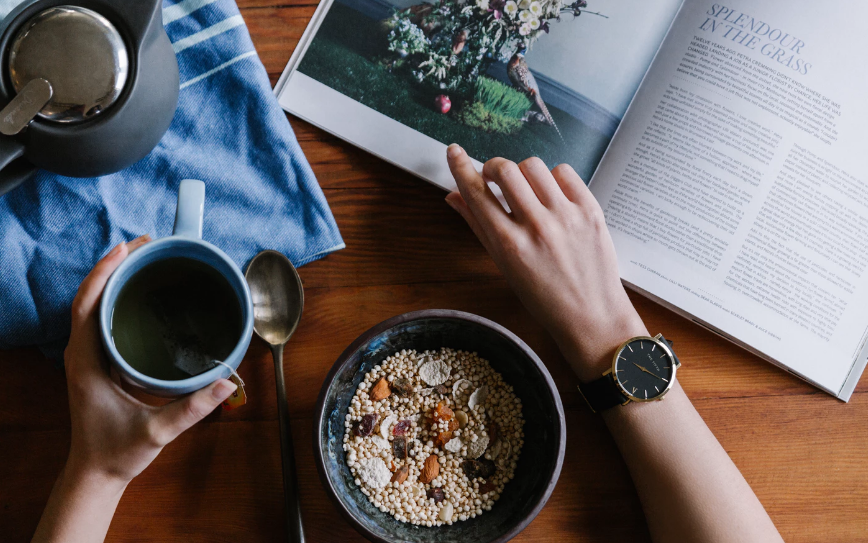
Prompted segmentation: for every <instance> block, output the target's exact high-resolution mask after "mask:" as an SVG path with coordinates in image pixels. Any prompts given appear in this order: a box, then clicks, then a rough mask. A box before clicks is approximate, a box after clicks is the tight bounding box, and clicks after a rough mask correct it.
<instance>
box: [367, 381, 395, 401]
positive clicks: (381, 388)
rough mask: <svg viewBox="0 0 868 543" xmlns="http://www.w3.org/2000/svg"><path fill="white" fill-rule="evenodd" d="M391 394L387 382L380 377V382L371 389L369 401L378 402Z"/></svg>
mask: <svg viewBox="0 0 868 543" xmlns="http://www.w3.org/2000/svg"><path fill="white" fill-rule="evenodd" d="M391 393H392V390H391V389H390V388H389V381H387V380H386V378H385V377H380V380H379V381H377V384H376V385H374V388H372V389H371V401H372V402H378V401H380V400H382V399H385V398H388V397H389V394H391Z"/></svg>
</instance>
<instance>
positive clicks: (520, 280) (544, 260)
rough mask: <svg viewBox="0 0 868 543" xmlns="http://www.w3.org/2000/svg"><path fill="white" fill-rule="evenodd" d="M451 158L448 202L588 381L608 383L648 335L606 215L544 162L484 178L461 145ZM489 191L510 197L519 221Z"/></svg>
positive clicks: (578, 182) (488, 171)
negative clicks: (632, 346) (628, 349)
mask: <svg viewBox="0 0 868 543" xmlns="http://www.w3.org/2000/svg"><path fill="white" fill-rule="evenodd" d="M447 156H448V160H449V167H450V169H451V170H452V175H453V176H454V177H455V181H456V183H457V184H458V189H459V192H453V193H451V194H449V196H447V197H446V201H447V202H448V203H449V205H450V206H452V207H453V208H454V209H455V210H456V211H458V212H459V213H460V214H461V216H462V217H464V219H465V220H466V221H467V223H468V224H469V225H470V227H471V228H472V229H473V232H474V233H476V236H477V237H478V238H479V240H480V241H481V242H482V244H483V245H484V246H485V248H486V249H487V250H488V252H489V254H490V255H491V257H492V258H493V259H494V262H495V263H496V264H497V267H498V268H499V269H500V271H501V272H502V273H503V275H504V276H506V279H507V281H508V282H509V284H510V285H511V286H512V288H513V289H514V290H515V292H516V293H517V294H518V296H519V298H520V299H521V301H522V303H524V305H525V306H526V307H527V308H528V310H530V312H531V313H532V314H533V315H534V317H536V318H537V319H538V320H539V321H540V322H541V323H542V324H543V325H544V326H545V327H546V328H547V329H548V331H549V332H550V333H551V334H552V335H553V336H554V338H555V340H556V341H557V342H558V345H559V346H560V348H561V351H562V352H563V353H564V355H565V356H566V357H567V359H568V360H569V361H570V363H571V364H572V366H573V369H574V370H575V371H576V373H577V374H578V376H579V378H580V379H582V380H584V381H589V380H593V379H595V378H597V377H599V376H600V374H601V373H602V372H603V371H605V370H606V369H607V368H608V367H609V366H610V365H611V356H612V352H613V351H614V349H615V347H617V346H618V345H619V344H620V343H621V342H623V341H624V340H626V339H629V338H630V337H633V336H637V335H647V330H646V329H645V326H644V324H643V323H642V320H641V319H640V317H639V315H638V314H637V313H636V310H635V309H634V308H633V305H632V304H631V303H630V299H629V298H628V297H627V293H626V292H625V291H624V287H623V286H622V285H621V280H620V277H619V275H618V261H617V259H616V256H615V248H614V246H613V244H612V239H611V237H610V236H609V231H608V230H607V229H606V222H605V220H604V218H603V211H602V209H600V205H599V204H598V203H597V200H596V199H595V198H594V197H593V195H591V192H590V191H589V190H588V187H587V186H586V185H585V183H584V182H583V181H582V179H581V178H580V177H579V176H578V174H577V173H576V172H575V171H574V170H573V169H572V168H571V167H570V166H568V165H566V164H561V165H560V166H558V167H556V168H555V169H554V170H551V171H549V169H548V168H547V167H546V165H545V163H544V162H543V161H542V160H540V159H538V158H529V159H527V160H525V161H524V162H522V163H521V164H515V163H514V162H511V161H509V160H506V159H503V158H494V159H491V160H489V161H488V162H487V163H486V164H485V167H484V168H483V170H482V174H480V173H478V172H477V171H476V168H475V167H474V166H473V162H472V161H471V160H470V157H469V156H468V155H467V153H466V152H464V150H463V149H462V148H461V147H459V146H458V145H455V144H453V145H451V146H450V147H449V149H448V150H447ZM487 181H491V182H494V183H496V184H497V185H498V186H499V187H500V189H501V190H502V191H503V195H504V197H505V199H506V202H507V204H508V205H509V207H510V210H511V212H510V213H507V212H506V210H504V208H503V206H501V205H500V203H499V202H498V201H497V199H496V197H495V196H494V194H493V193H492V192H491V189H490V188H489V187H488V184H487Z"/></svg>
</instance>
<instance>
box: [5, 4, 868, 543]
mask: <svg viewBox="0 0 868 543" xmlns="http://www.w3.org/2000/svg"><path fill="white" fill-rule="evenodd" d="M239 4H240V6H241V11H242V14H243V16H244V18H245V20H246V21H247V25H248V27H249V29H250V32H251V34H252V36H253V40H254V42H255V44H256V47H257V50H258V52H259V54H260V55H261V57H262V60H263V62H264V64H265V66H266V68H267V70H268V72H269V74H270V76H271V79H272V82H275V81H276V80H277V77H278V76H279V75H280V72H281V71H282V70H283V67H284V65H285V63H286V61H287V59H288V58H289V55H290V53H291V52H292V50H293V48H294V47H295V45H296V43H297V42H298V39H299V38H300V36H301V33H302V31H303V30H304V27H305V25H306V23H307V21H308V20H309V18H310V17H311V15H312V14H313V12H314V9H315V8H316V4H315V2H311V1H303V0H285V1H283V2H281V3H277V2H276V1H275V0H240V1H239ZM290 122H291V124H292V126H293V128H294V129H295V131H296V134H297V136H298V139H299V141H300V142H301V146H302V148H303V150H304V152H305V153H306V154H307V157H308V159H309V160H310V162H311V164H312V166H313V169H314V172H315V173H316V175H317V177H318V179H319V182H320V184H321V185H322V187H323V189H324V191H325V194H326V198H327V199H328V201H329V203H330V204H331V206H332V210H333V211H334V214H335V216H336V218H337V222H338V225H339V226H340V229H341V232H342V234H343V236H344V239H345V240H346V244H347V248H346V249H345V250H343V251H340V252H338V253H335V254H333V255H331V256H329V257H327V258H325V259H323V260H321V261H318V262H314V263H312V264H309V265H307V266H304V267H303V268H302V269H301V270H300V273H301V276H302V279H303V280H304V284H305V289H306V296H307V303H306V306H305V314H304V318H303V320H302V322H301V325H300V327H299V329H298V332H297V334H296V335H295V337H294V338H293V340H292V342H291V343H290V345H289V346H288V347H287V350H286V353H285V354H286V361H285V370H286V373H287V384H288V389H289V408H290V411H291V413H292V416H293V421H292V431H293V436H294V441H295V447H296V458H297V461H298V468H299V479H300V492H301V499H302V512H303V515H304V522H305V526H306V531H307V536H308V541H310V542H312V543H316V542H325V541H342V542H347V543H350V542H355V541H362V538H361V537H360V536H359V535H358V534H357V533H356V532H354V531H353V529H352V528H351V527H350V526H349V525H348V524H347V523H346V522H344V520H343V519H342V518H341V517H340V516H339V514H338V512H337V511H336V510H335V508H334V507H333V506H332V504H331V502H330V501H329V500H328V498H327V496H326V494H325V492H324V491H323V489H322V488H321V486H320V483H319V479H318V477H317V474H316V470H315V467H314V465H313V452H312V447H311V435H310V433H311V418H312V410H313V406H314V402H315V400H316V396H317V394H318V392H319V389H320V386H321V385H322V381H323V379H324V377H325V375H326V373H327V372H328V370H329V368H330V367H331V365H332V363H333V362H334V360H335V359H336V358H337V356H338V354H339V353H340V352H341V351H342V350H343V349H344V347H345V346H346V345H348V344H349V343H350V342H351V341H352V340H353V339H355V338H356V336H358V335H359V334H360V333H362V332H363V331H365V330H366V329H367V328H369V327H370V326H372V325H374V324H376V323H378V322H380V321H382V320H384V319H386V318H388V317H391V316H394V315H396V314H399V313H402V312H406V311H411V310H417V309H425V308H450V309H460V310H464V311H470V312H473V313H477V314H480V315H483V316H485V317H488V318H490V319H492V320H494V321H497V322H499V323H501V324H503V325H504V326H506V327H507V328H509V329H510V330H512V331H513V332H515V333H516V334H517V335H519V336H520V337H521V338H523V339H524V340H525V341H526V342H527V343H528V344H529V345H530V346H531V347H532V348H533V349H535V350H536V351H537V352H538V353H539V355H540V357H541V358H542V359H543V360H544V361H545V362H546V364H547V365H548V367H549V369H550V371H551V373H552V374H553V376H554V377H555V380H556V382H557V383H558V387H559V390H560V393H561V396H562V398H563V401H564V407H565V409H566V416H567V433H568V442H567V451H566V460H565V463H564V470H563V474H562V475H561V478H560V482H559V483H558V486H557V488H556V490H555V492H554V494H553V495H552V498H551V500H550V501H549V503H548V505H547V506H546V507H545V508H544V509H543V511H542V513H540V515H539V516H538V517H537V519H536V520H535V521H534V522H533V523H532V524H531V525H530V526H529V527H528V528H527V529H526V530H525V531H524V532H523V533H522V534H521V535H520V536H519V537H518V538H516V540H515V541H521V542H554V541H577V542H610V541H618V542H644V541H649V535H648V532H647V529H646V527H645V519H644V517H643V514H642V510H641V508H640V505H639V501H638V499H637V497H636V493H635V491H634V489H633V486H632V483H631V481H630V477H629V475H628V473H627V471H626V468H625V466H624V463H623V462H622V460H621V458H620V456H619V455H618V452H617V450H616V449H615V446H614V443H613V442H612V440H611V438H610V437H609V435H608V434H607V432H606V429H605V427H604V426H603V424H602V422H601V421H600V420H599V419H598V418H596V417H595V416H593V415H591V414H590V413H589V411H588V410H587V409H586V408H584V406H583V405H582V403H581V398H580V397H579V395H578V393H577V392H576V388H575V385H576V379H575V378H574V377H573V375H572V373H571V372H570V370H569V368H568V367H567V366H566V364H565V363H564V361H563V360H562V359H561V357H560V355H559V354H558V351H557V349H556V347H555V345H554V343H553V341H552V340H551V338H550V337H549V336H548V335H547V334H546V333H545V332H544V331H543V330H542V328H541V327H540V326H539V325H538V324H537V323H536V322H534V321H533V319H531V318H530V316H529V315H528V313H527V312H526V311H525V310H524V309H523V308H522V306H521V304H520V303H519V301H518V300H517V299H516V297H515V296H514V295H513V294H512V292H511V291H510V290H509V288H508V287H507V285H506V283H505V282H504V281H503V279H502V278H501V277H500V275H499V273H498V272H497V269H496V268H495V267H494V265H493V263H492V262H491V260H490V259H489V258H488V256H487V255H486V254H485V252H484V251H483V249H482V247H481V246H480V245H479V243H478V242H477V241H476V240H475V238H474V237H473V235H472V234H471V232H470V230H469V229H468V228H467V227H466V226H465V225H464V224H463V223H462V221H461V219H460V218H459V217H458V215H456V214H455V213H454V212H453V211H452V210H451V209H450V208H449V207H448V206H447V205H446V204H445V203H444V201H443V197H444V196H445V194H444V193H443V192H442V191H441V190H440V189H437V188H434V187H432V186H429V185H427V184H426V183H424V182H423V181H420V180H418V179H415V178H413V177H412V176H410V175H408V174H406V173H403V172H401V171H400V170H398V169H396V168H394V167H392V166H389V165H388V164H386V163H384V162H382V161H380V160H378V159H376V158H374V157H372V156H370V155H368V154H366V153H364V152H362V151H360V150H358V149H355V148H353V147H351V146H350V145H348V144H345V143H343V142H342V141H340V140H338V139H337V138H334V137H332V136H330V135H328V134H325V133H323V132H322V131H320V130H319V129H316V128H314V127H312V126H310V125H308V124H306V123H304V122H302V121H299V120H297V119H294V118H292V119H290ZM631 297H632V299H633V301H634V303H635V304H636V306H637V308H638V310H639V312H640V314H641V315H642V317H643V318H644V319H645V322H646V323H647V325H648V328H649V330H651V331H653V332H663V333H664V334H665V335H666V337H667V338H669V339H672V340H674V342H675V348H676V349H677V351H678V354H679V356H680V358H681V360H683V361H684V367H683V369H682V370H681V371H679V378H680V380H681V382H682V384H683V386H684V389H685V390H686V391H687V393H688V395H689V396H690V397H691V399H692V400H693V402H694V403H695V405H696V408H697V409H698V410H699V412H700V413H701V414H702V416H703V417H704V418H705V420H706V422H707V423H708V425H709V426H710V427H711V429H712V431H713V432H714V433H715V435H717V437H718V438H719V439H720V441H721V443H722V444H723V446H724V448H725V449H726V450H727V451H728V452H729V454H730V455H731V457H732V458H733V460H734V461H735V463H736V464H737V465H738V467H739V468H740V469H741V471H742V473H744V475H745V477H746V478H747V480H748V482H749V483H750V484H751V486H752V487H753V488H754V490H755V491H756V493H757V495H758V496H759V498H760V500H761V501H762V503H763V504H764V505H765V507H766V508H767V510H768V511H769V513H770V515H771V517H772V519H773V520H774V522H775V523H776V525H777V526H778V528H779V529H780V531H781V533H782V534H783V536H784V539H786V540H787V541H790V542H816V541H819V542H826V543H832V542H848V543H849V542H856V541H868V461H866V452H868V381H866V379H865V378H863V379H862V380H861V382H860V384H859V386H858V387H857V390H856V393H855V394H854V395H853V398H852V400H851V401H850V403H849V404H844V403H841V402H839V401H837V400H835V399H833V398H832V397H830V396H828V395H826V394H824V393H821V392H819V391H817V390H816V389H814V388H812V387H810V386H808V385H806V384H804V383H802V382H801V381H799V380H798V379H796V378H795V377H792V376H790V375H789V374H787V373H785V372H784V371H781V370H778V369H776V368H773V367H772V366H770V365H769V364H766V363H765V362H763V361H761V360H759V359H757V358H756V357H754V356H751V355H749V354H748V353H746V352H744V351H742V350H740V349H738V348H737V347H734V346H733V345H731V344H729V343H728V342H726V341H724V340H722V339H720V338H718V337H716V336H714V335H713V334H711V333H709V332H707V331H706V330H704V329H702V328H701V327H699V326H696V325H695V324H693V323H691V322H689V321H687V320H685V319H682V318H680V317H678V316H676V315H675V314H673V313H671V312H669V311H667V310H665V309H663V308H661V307H660V306H658V305H656V304H654V303H652V302H650V301H647V300H645V299H643V298H641V297H638V296H632V295H631ZM817 363H822V361H817ZM240 373H241V375H242V377H243V378H244V380H245V382H246V383H247V385H248V386H247V390H248V394H249V395H250V397H251V400H250V403H249V404H248V405H247V406H245V407H244V408H242V409H239V410H236V411H232V412H225V413H223V412H218V413H215V414H213V415H211V416H209V417H208V418H207V419H206V420H205V421H204V422H203V423H201V424H199V425H197V426H196V427H194V428H193V429H191V430H190V431H188V432H187V433H186V434H184V435H183V436H181V437H180V438H179V439H178V440H177V441H175V442H174V443H172V444H170V445H169V446H168V447H166V449H165V451H164V452H163V453H162V454H161V455H160V456H159V457H158V458H157V460H156V461H155V462H154V464H153V465H152V466H151V467H149V468H148V469H147V470H146V471H145V472H144V473H143V474H142V475H141V476H140V477H139V478H137V479H136V480H134V481H133V483H132V484H131V485H130V486H129V488H128V490H127V492H126V494H125V496H124V498H123V500H122V501H121V503H120V506H119V508H118V511H117V514H116V516H115V519H114V522H113V523H112V526H111V529H110V531H109V535H108V540H109V541H130V542H136V541H160V542H166V543H170V542H183V543H193V542H199V541H201V542H209V543H213V542H224V541H225V542H233V543H235V542H242V541H243V542H247V541H250V542H277V541H281V540H283V537H284V536H283V526H284V523H283V499H282V487H281V475H280V456H279V441H278V428H277V409H276V399H275V388H274V376H273V370H272V364H271V360H270V355H269V353H268V351H267V350H266V349H265V347H264V346H263V344H262V343H261V342H259V341H258V340H257V339H254V340H253V342H252V344H251V347H250V351H249V352H248V354H247V357H246V358H245V360H244V362H243V364H242V366H241V370H240ZM0 376H2V393H0V395H2V401H0V541H3V542H9V543H17V542H23V541H29V539H30V536H31V535H32V533H33V530H34V528H35V526H36V523H37V522H38V520H39V516H40V514H41V511H42V508H43V506H44V504H45V501H46V499H47V497H48V494H49V492H50V490H51V486H52V484H53V482H54V480H55V477H56V476H57V473H58V471H59V470H60V468H61V467H62V465H63V462H64V460H65V457H66V453H67V450H68V446H69V409H68V405H67V396H66V383H65V379H64V374H63V370H62V369H61V368H58V367H56V366H54V365H53V364H52V363H51V362H48V361H47V360H45V359H44V358H43V357H42V356H41V355H40V354H39V352H38V351H36V350H35V349H20V350H13V351H0ZM529 422H531V423H532V421H529Z"/></svg>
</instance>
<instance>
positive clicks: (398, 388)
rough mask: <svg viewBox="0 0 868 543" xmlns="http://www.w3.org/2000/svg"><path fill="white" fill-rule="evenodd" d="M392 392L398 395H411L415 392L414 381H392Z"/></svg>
mask: <svg viewBox="0 0 868 543" xmlns="http://www.w3.org/2000/svg"><path fill="white" fill-rule="evenodd" d="M392 392H394V393H395V394H397V395H398V396H402V397H405V396H410V395H412V394H413V383H411V382H410V380H409V379H403V378H401V379H395V380H394V381H392Z"/></svg>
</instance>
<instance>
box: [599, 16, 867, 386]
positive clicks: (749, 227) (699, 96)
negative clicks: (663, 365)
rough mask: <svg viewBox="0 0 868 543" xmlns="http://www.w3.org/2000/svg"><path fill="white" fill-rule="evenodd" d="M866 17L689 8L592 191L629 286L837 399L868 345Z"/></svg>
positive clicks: (632, 108) (857, 372)
mask: <svg viewBox="0 0 868 543" xmlns="http://www.w3.org/2000/svg"><path fill="white" fill-rule="evenodd" d="M866 16H868V5H866V4H863V3H852V2H847V3H844V2H833V3H826V4H824V5H823V6H818V5H816V4H814V3H811V2H808V1H806V0H796V1H788V2H783V1H772V2H762V3H756V2H749V1H746V0H728V1H727V2H725V3H715V2H708V1H704V0H687V1H686V2H685V4H684V6H683V7H682V9H681V11H680V12H679V15H678V17H677V19H676V20H675V22H674V23H673V25H672V29H671V30H670V32H669V35H668V36H667V38H666V40H665V42H664V44H663V46H662V47H661V49H660V52H659V54H658V56H657V58H656V60H655V62H654V65H653V66H652V67H651V69H650V71H649V73H648V76H647V77H646V79H645V81H644V82H643V84H642V87H641V88H640V90H639V92H638V94H637V95H636V97H635V99H634V101H633V103H632V105H631V106H630V110H629V111H628V113H627V115H626V117H625V120H624V122H623V123H622V125H621V128H620V129H619V131H618V134H617V135H616V137H615V140H614V141H613V142H612V146H611V147H610V149H609V152H608V153H607V155H606V157H605V159H604V161H603V163H602V164H601V166H600V169H599V170H598V171H597V175H596V177H595V178H594V182H593V184H592V191H593V192H594V194H595V196H596V197H597V198H598V200H599V201H600V203H601V205H602V206H603V210H604V211H605V214H606V221H607V223H608V225H609V228H610V230H611V231H612V235H613V237H614V240H615V245H616V247H617V250H618V255H619V259H620V268H621V275H622V278H623V279H624V281H625V282H627V283H628V284H631V285H635V286H636V287H638V288H639V289H641V290H643V291H645V292H647V293H649V294H650V295H651V296H652V297H656V298H658V299H662V300H665V301H666V302H668V303H670V304H673V305H674V306H677V307H678V308H679V309H680V310H682V311H684V312H687V313H689V314H691V315H693V316H694V317H696V318H697V319H698V320H700V321H703V322H704V323H707V324H708V325H710V326H711V327H713V328H715V329H717V330H719V331H721V332H723V333H724V334H726V335H729V336H730V337H732V338H734V339H736V340H738V341H740V342H744V343H746V344H747V345H749V346H750V347H752V348H753V349H754V350H756V351H759V352H761V353H762V354H763V355H764V356H765V357H766V358H769V359H771V360H773V361H776V362H777V363H779V364H782V365H784V366H786V367H788V368H789V369H790V370H791V371H793V372H794V373H796V374H798V375H800V376H802V377H804V378H805V379H807V380H809V381H811V382H813V383H815V384H816V385H818V386H820V387H821V388H823V389H825V390H827V391H829V392H831V393H833V394H835V395H837V396H838V397H840V398H842V399H847V398H849V396H850V394H851V392H852V390H853V387H854V386H855V383H856V381H857V380H858V377H859V375H860V374H861V371H862V369H863V368H864V365H865V355H864V354H860V353H861V352H862V350H863V347H864V345H865V340H866V331H868V160H866V152H865V135H864V134H865V125H866V122H868V107H866V101H865V97H864V94H865V90H864V89H865V85H866V83H868V77H866V74H868V72H866V70H865V68H864V65H863V62H862V60H861V57H860V55H859V54H858V51H859V50H860V48H859V47H857V43H856V42H857V40H858V39H859V38H858V36H860V35H861V25H862V21H864V20H865V18H866Z"/></svg>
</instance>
